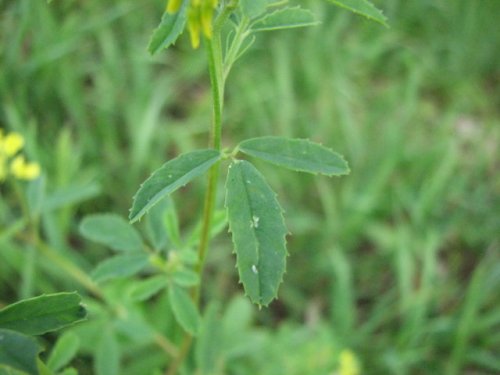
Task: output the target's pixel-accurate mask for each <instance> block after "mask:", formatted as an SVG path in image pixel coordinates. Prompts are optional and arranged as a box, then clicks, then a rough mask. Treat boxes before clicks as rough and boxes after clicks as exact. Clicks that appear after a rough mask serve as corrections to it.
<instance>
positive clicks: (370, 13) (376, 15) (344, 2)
mask: <svg viewBox="0 0 500 375" xmlns="http://www.w3.org/2000/svg"><path fill="white" fill-rule="evenodd" d="M328 1H329V2H331V3H333V4H335V5H337V6H339V7H342V8H345V9H348V10H350V11H351V12H354V13H357V14H360V15H362V16H365V17H366V18H369V19H371V20H374V21H376V22H378V23H380V24H382V25H384V26H385V27H389V25H388V24H387V18H386V17H385V16H384V15H383V14H382V12H381V11H380V10H379V9H377V8H376V7H375V5H373V4H372V3H371V2H370V1H368V0H328Z"/></svg>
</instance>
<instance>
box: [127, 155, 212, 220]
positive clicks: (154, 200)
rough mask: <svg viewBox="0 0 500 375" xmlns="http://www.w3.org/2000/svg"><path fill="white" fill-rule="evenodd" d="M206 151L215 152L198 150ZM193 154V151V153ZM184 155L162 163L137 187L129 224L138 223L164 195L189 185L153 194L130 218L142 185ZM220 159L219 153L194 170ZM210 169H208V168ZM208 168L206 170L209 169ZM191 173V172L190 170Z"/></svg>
mask: <svg viewBox="0 0 500 375" xmlns="http://www.w3.org/2000/svg"><path fill="white" fill-rule="evenodd" d="M207 150H211V151H216V150H212V149H206V150H199V151H207ZM193 152H194V151H193ZM184 155H187V154H181V155H179V156H177V157H175V158H173V159H170V160H169V161H167V162H165V163H163V165H162V166H161V167H159V168H158V169H156V170H155V171H154V172H153V173H151V174H150V176H149V177H148V178H147V179H146V180H144V182H143V183H142V184H140V185H139V189H137V192H136V193H135V194H134V196H133V197H132V207H131V208H130V209H129V212H130V214H129V222H130V224H133V223H135V222H136V221H139V220H140V219H141V218H142V217H143V216H144V215H145V214H146V213H148V212H149V210H150V209H151V208H152V207H153V206H154V205H155V204H156V203H158V201H160V200H161V199H162V198H163V196H164V195H170V194H172V193H173V192H175V191H176V190H178V189H179V188H181V187H182V186H186V184H187V183H189V182H190V181H187V182H186V183H185V184H184V185H182V184H181V186H179V187H177V188H176V189H174V190H172V191H171V192H170V193H168V194H165V193H163V191H165V189H166V188H164V189H162V190H161V191H160V192H159V193H157V194H155V195H154V197H152V198H151V199H150V200H149V202H148V204H146V205H145V206H144V207H143V208H142V209H141V210H140V211H139V212H137V213H136V214H135V215H134V216H132V210H133V209H134V206H135V201H136V199H137V196H138V195H139V193H140V191H141V190H142V188H143V186H144V184H146V183H147V182H148V181H149V180H150V179H151V178H153V176H155V175H156V174H157V173H158V172H159V171H160V170H161V169H163V167H164V166H165V165H167V164H168V163H171V162H173V161H174V160H177V159H179V158H180V157H182V156H184ZM220 158H221V154H220V152H219V153H218V154H217V155H216V156H214V157H213V158H210V159H208V160H207V161H205V162H204V163H202V164H200V165H198V166H197V167H196V169H198V168H200V167H201V166H205V165H206V164H210V166H212V165H214V164H215V163H216V162H217V161H219V160H220ZM209 168H210V167H209ZM209 168H208V169H209ZM191 171H192V170H191ZM187 174H189V172H188V173H186V174H184V175H183V176H182V177H181V178H179V179H178V180H177V181H179V180H181V179H182V178H184V177H185V176H186V175H187Z"/></svg>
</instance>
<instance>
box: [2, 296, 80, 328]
mask: <svg viewBox="0 0 500 375" xmlns="http://www.w3.org/2000/svg"><path fill="white" fill-rule="evenodd" d="M80 302H81V298H80V296H79V295H78V294H77V293H56V294H46V295H42V296H39V297H34V298H29V299H25V300H22V301H19V302H16V303H13V304H11V305H9V306H7V307H5V308H3V309H2V310H0V328H2V329H9V330H14V331H17V332H21V333H24V334H27V335H42V334H44V333H47V332H52V331H56V330H58V329H61V328H63V327H66V326H68V325H71V324H73V323H75V322H78V321H81V320H83V319H85V317H86V315H87V312H86V310H85V308H84V307H83V306H82V305H81V304H80Z"/></svg>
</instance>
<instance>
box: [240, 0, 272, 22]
mask: <svg viewBox="0 0 500 375" xmlns="http://www.w3.org/2000/svg"><path fill="white" fill-rule="evenodd" d="M240 5H241V11H242V12H243V14H244V15H245V16H247V17H248V18H254V17H257V16H260V15H261V14H262V13H264V12H265V11H266V7H267V5H269V0H240Z"/></svg>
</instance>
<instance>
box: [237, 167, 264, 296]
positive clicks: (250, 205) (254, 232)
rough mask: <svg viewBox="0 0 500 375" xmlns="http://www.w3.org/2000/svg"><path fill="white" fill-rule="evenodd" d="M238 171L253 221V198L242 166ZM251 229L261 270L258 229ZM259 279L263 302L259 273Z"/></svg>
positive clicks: (260, 294)
mask: <svg viewBox="0 0 500 375" xmlns="http://www.w3.org/2000/svg"><path fill="white" fill-rule="evenodd" d="M238 172H239V176H240V178H241V179H242V184H243V187H244V189H245V197H246V201H247V202H248V211H250V215H249V218H250V221H249V222H252V220H253V217H254V211H253V209H252V200H251V199H250V194H249V193H248V189H247V183H246V179H245V178H244V176H243V169H242V168H240V170H239V171H238ZM251 230H252V231H251V232H252V235H253V238H254V240H255V242H256V253H257V264H256V265H255V266H256V267H257V269H258V270H260V241H259V236H258V234H257V230H256V228H255V227H253V226H252V227H251ZM257 279H258V285H259V300H260V301H259V302H262V277H261V276H260V275H259V276H258V278H257Z"/></svg>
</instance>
